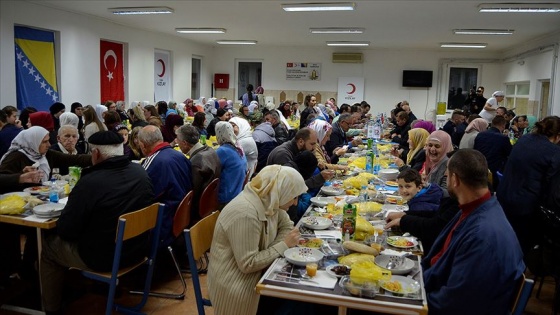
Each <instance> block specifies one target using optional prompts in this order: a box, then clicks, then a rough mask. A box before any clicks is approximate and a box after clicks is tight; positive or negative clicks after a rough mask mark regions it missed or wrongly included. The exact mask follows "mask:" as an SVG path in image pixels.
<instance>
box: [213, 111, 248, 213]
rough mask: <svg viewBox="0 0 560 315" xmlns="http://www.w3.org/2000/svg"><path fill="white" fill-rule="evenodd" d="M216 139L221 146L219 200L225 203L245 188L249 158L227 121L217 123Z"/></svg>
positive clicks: (217, 151)
mask: <svg viewBox="0 0 560 315" xmlns="http://www.w3.org/2000/svg"><path fill="white" fill-rule="evenodd" d="M216 140H217V141H218V144H219V145H220V147H219V148H218V149H217V150H216V153H217V154H218V157H219V158H220V163H221V164H222V172H221V174H220V186H219V188H218V201H219V202H220V203H221V204H222V205H225V204H226V203H228V202H230V201H231V200H232V199H233V198H235V197H236V196H237V195H238V194H239V193H240V192H241V189H243V181H244V180H245V173H246V172H247V158H246V157H245V154H244V153H243V149H242V148H241V147H240V146H239V145H238V143H237V137H236V136H235V133H234V132H233V126H232V125H231V124H230V123H229V122H226V121H220V122H218V123H217V124H216Z"/></svg>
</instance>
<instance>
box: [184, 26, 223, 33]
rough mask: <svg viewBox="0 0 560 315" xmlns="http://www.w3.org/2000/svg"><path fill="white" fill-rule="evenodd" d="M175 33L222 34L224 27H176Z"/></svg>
mask: <svg viewBox="0 0 560 315" xmlns="http://www.w3.org/2000/svg"><path fill="white" fill-rule="evenodd" d="M175 31H176V32H177V33H183V34H224V33H225V32H226V29H225V28H207V27H206V28H205V27H180V28H176V29H175Z"/></svg>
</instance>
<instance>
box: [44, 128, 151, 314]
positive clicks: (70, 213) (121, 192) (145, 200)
mask: <svg viewBox="0 0 560 315" xmlns="http://www.w3.org/2000/svg"><path fill="white" fill-rule="evenodd" d="M122 142H123V138H122V137H121V136H120V135H119V134H117V133H114V132H112V131H100V132H97V133H94V134H93V135H91V137H90V138H89V144H90V145H91V149H92V150H91V159H92V163H93V166H92V167H90V168H86V169H84V170H83V171H82V176H81V178H80V180H79V181H78V183H77V184H76V186H75V187H74V189H73V190H72V192H71V193H70V196H69V197H68V202H67V203H66V206H65V207H64V209H63V210H62V214H61V216H60V218H59V219H58V222H57V224H56V225H57V234H56V235H52V236H51V237H50V238H47V240H46V242H45V244H44V246H43V253H42V257H41V270H40V271H41V273H40V275H41V285H42V292H43V301H44V305H45V310H46V311H47V314H48V313H49V312H51V313H57V312H60V311H61V306H62V289H63V283H64V281H63V279H64V273H65V271H66V270H68V268H69V267H77V268H81V269H91V270H95V271H110V270H111V266H112V263H113V255H114V250H115V233H116V229H117V221H118V218H119V216H121V215H123V214H125V213H129V212H132V211H136V210H139V209H141V208H144V207H146V206H148V205H150V204H151V203H152V202H153V199H154V193H153V190H152V184H151V182H150V177H149V176H148V174H147V173H146V171H145V170H144V169H143V168H142V167H141V166H140V165H137V164H134V163H131V162H130V161H129V160H128V157H127V156H124V155H123V144H122ZM147 246H148V237H147V236H146V237H138V238H135V239H131V240H129V241H127V242H126V243H125V245H124V247H123V256H122V257H121V261H122V262H123V266H126V265H128V264H130V263H134V262H137V261H138V259H140V258H141V257H142V256H144V254H145V249H146V247H147Z"/></svg>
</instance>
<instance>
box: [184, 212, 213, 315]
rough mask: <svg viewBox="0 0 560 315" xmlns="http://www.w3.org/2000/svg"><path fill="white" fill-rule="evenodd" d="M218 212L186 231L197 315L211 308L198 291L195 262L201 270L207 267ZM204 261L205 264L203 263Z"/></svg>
mask: <svg viewBox="0 0 560 315" xmlns="http://www.w3.org/2000/svg"><path fill="white" fill-rule="evenodd" d="M219 214H220V212H219V211H215V212H213V213H212V214H210V215H209V216H206V217H205V218H203V219H202V220H200V221H198V223H196V224H195V225H193V226H192V227H191V228H190V229H186V230H185V231H184V233H185V242H186V244H187V256H188V257H189V265H190V266H191V274H192V281H193V290H194V295H195V298H196V307H197V309H198V314H199V315H204V314H205V313H204V306H212V303H211V302H210V300H208V299H205V298H203V297H202V292H201V290H200V280H199V278H198V271H197V268H196V266H197V262H198V263H199V264H200V265H201V268H203V266H204V264H206V266H208V256H207V255H206V252H207V251H208V250H209V249H210V246H211V245H212V237H213V236H214V228H215V227H216V221H217V220H218V215H219ZM203 259H205V260H206V263H205V262H204V261H203Z"/></svg>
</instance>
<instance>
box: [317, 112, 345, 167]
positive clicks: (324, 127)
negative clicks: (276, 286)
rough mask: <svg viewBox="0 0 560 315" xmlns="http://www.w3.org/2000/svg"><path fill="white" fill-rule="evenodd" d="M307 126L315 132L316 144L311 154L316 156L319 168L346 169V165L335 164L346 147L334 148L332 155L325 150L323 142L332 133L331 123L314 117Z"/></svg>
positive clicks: (325, 141) (324, 142)
mask: <svg viewBox="0 0 560 315" xmlns="http://www.w3.org/2000/svg"><path fill="white" fill-rule="evenodd" d="M309 128H311V129H313V130H315V132H316V133H317V144H315V148H314V149H313V154H314V155H315V157H316V158H317V161H318V163H319V169H322V170H323V169H329V170H343V171H346V170H348V166H346V165H337V164H336V163H337V162H338V158H339V157H340V156H342V155H344V153H346V149H344V148H338V149H334V150H333V155H331V156H329V154H328V153H327V150H326V149H325V144H326V143H327V141H329V139H330V137H331V133H332V126H331V124H329V123H328V122H326V121H324V120H319V119H315V120H314V121H313V122H311V124H309Z"/></svg>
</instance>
